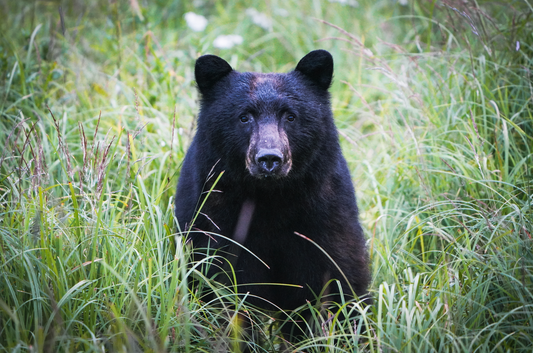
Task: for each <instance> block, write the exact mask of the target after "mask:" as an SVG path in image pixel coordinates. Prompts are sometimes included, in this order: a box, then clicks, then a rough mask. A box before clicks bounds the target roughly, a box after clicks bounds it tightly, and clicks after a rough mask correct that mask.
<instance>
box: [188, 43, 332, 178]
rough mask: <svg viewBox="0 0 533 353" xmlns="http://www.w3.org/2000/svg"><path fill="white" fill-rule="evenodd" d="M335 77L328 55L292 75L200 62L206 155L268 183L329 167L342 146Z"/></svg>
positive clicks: (304, 62)
mask: <svg viewBox="0 0 533 353" xmlns="http://www.w3.org/2000/svg"><path fill="white" fill-rule="evenodd" d="M332 76H333V58H332V57H331V55H330V54H329V53H328V52H327V51H325V50H315V51H312V52H310V53H309V54H307V55H306V56H305V57H304V58H302V59H301V60H300V62H299V63H298V65H297V66H296V68H295V70H294V71H291V72H289V73H286V74H278V73H267V74H263V73H253V72H243V73H241V72H238V71H235V70H233V69H232V67H231V66H230V65H229V64H228V63H227V62H226V61H225V60H223V59H221V58H219V57H218V56H215V55H204V56H201V57H200V58H198V60H197V61H196V66H195V77H196V82H197V85H198V89H199V91H200V93H201V96H202V98H201V106H200V114H199V119H198V134H199V135H200V136H198V138H199V139H201V141H199V143H200V145H201V148H204V149H209V150H211V151H212V153H214V154H216V155H217V157H218V160H220V161H221V162H222V164H223V165H224V168H226V170H227V171H228V169H229V172H230V173H233V175H235V176H237V175H238V174H239V173H240V174H241V176H244V177H247V176H251V177H253V180H257V179H260V180H264V181H265V182H270V181H277V182H280V181H282V180H284V179H290V178H298V176H302V175H306V174H309V172H310V168H318V169H320V168H323V167H324V166H325V165H327V163H324V159H325V158H328V155H329V152H328V151H329V150H331V149H333V150H335V148H336V146H337V145H338V138H337V135H336V129H335V126H334V124H333V117H332V114H331V108H330V102H329V93H328V88H329V86H330V84H331V80H332ZM331 152H334V151H331Z"/></svg>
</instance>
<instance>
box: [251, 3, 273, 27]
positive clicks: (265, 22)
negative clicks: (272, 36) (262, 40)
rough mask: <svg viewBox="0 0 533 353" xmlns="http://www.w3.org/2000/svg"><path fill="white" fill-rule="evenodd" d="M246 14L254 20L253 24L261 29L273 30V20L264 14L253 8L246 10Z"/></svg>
mask: <svg viewBox="0 0 533 353" xmlns="http://www.w3.org/2000/svg"><path fill="white" fill-rule="evenodd" d="M246 14H247V15H248V16H250V17H251V18H252V22H253V23H254V24H256V25H258V26H259V27H261V28H263V29H266V30H267V31H271V30H272V19H271V18H270V17H268V16H267V14H266V13H264V12H259V11H257V10H256V9H254V8H253V7H251V8H249V9H246Z"/></svg>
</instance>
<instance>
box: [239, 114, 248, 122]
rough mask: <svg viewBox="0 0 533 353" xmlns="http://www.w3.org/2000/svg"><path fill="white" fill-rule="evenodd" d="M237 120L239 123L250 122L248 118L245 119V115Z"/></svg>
mask: <svg viewBox="0 0 533 353" xmlns="http://www.w3.org/2000/svg"><path fill="white" fill-rule="evenodd" d="M239 120H240V121H241V123H247V122H249V121H250V118H249V117H247V116H246V115H241V117H240V118H239Z"/></svg>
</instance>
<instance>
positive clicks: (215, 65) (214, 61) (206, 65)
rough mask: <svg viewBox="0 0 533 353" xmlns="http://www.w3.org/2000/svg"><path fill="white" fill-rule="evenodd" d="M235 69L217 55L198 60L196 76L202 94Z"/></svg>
mask: <svg viewBox="0 0 533 353" xmlns="http://www.w3.org/2000/svg"><path fill="white" fill-rule="evenodd" d="M231 71H233V69H232V68H231V66H230V65H229V64H228V63H227V62H226V60H224V59H222V58H219V57H218V56H216V55H203V56H201V57H199V58H198V59H197V60H196V65H195V66H194V76H195V78H196V84H197V85H198V88H199V89H200V92H202V93H204V92H205V91H206V90H208V89H209V88H211V87H212V86H213V85H214V84H215V83H217V82H218V81H219V80H220V79H222V78H223V77H224V76H226V75H227V74H229V73H230V72H231Z"/></svg>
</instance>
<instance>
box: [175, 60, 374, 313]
mask: <svg viewBox="0 0 533 353" xmlns="http://www.w3.org/2000/svg"><path fill="white" fill-rule="evenodd" d="M332 76H333V58H332V57H331V55H330V53H328V52H327V51H325V50H315V51H312V52H310V53H309V54H307V55H306V56H305V57H304V58H302V59H301V60H300V62H299V63H298V65H297V66H296V69H295V70H294V71H291V72H289V73H286V74H279V73H266V74H263V73H252V72H238V71H235V70H233V69H232V68H231V66H230V65H229V64H228V63H227V62H226V61H224V60H223V59H221V58H219V57H217V56H214V55H204V56H202V57H200V58H198V60H197V61H196V66H195V77H196V82H197V85H198V89H199V91H200V93H201V101H200V112H199V116H198V125H197V126H198V127H197V131H196V135H195V137H194V139H193V142H192V144H191V146H190V148H189V150H188V152H187V155H186V157H185V160H184V162H183V166H182V169H181V175H180V178H179V182H178V187H177V193H176V209H175V211H176V217H177V220H178V223H179V226H180V230H181V231H182V232H183V233H184V234H187V237H188V238H189V240H191V241H192V243H193V246H194V248H195V253H196V256H197V259H200V258H202V256H205V254H208V253H209V254H211V253H212V251H216V253H217V254H218V255H223V256H224V257H225V258H226V259H227V263H226V265H225V266H219V267H218V268H214V266H212V268H211V269H210V270H209V271H210V272H211V273H210V274H208V275H210V276H214V275H215V273H216V272H220V271H221V270H226V271H227V270H229V269H231V268H233V269H234V271H235V276H236V280H237V283H238V290H239V292H240V293H250V295H249V296H248V299H247V300H248V301H249V302H251V303H252V304H255V305H257V306H259V307H263V308H266V309H278V310H279V309H283V310H289V311H290V310H292V309H295V308H297V307H299V306H301V305H303V304H305V303H306V300H309V301H311V302H314V301H315V300H316V298H317V296H318V295H319V293H321V292H322V290H323V289H324V287H325V285H326V284H328V283H330V286H329V288H328V289H326V290H325V292H326V293H329V295H328V299H327V300H332V301H335V300H338V299H339V297H338V296H339V294H338V293H339V289H338V288H339V286H338V284H336V283H337V282H335V281H331V280H332V279H337V280H338V281H339V282H340V284H341V288H342V292H343V293H344V294H345V295H349V296H352V293H354V294H356V295H357V296H359V297H362V296H365V295H367V287H368V284H369V281H370V273H369V272H370V271H369V263H368V262H369V260H368V254H367V250H366V247H365V240H364V237H363V231H362V229H361V226H360V224H359V221H358V209H357V204H356V200H355V192H354V188H353V185H352V181H351V178H350V172H349V170H348V167H347V164H346V160H345V159H344V157H343V155H342V152H341V148H340V145H339V139H338V134H337V129H336V127H335V125H334V121H333V115H332V112H331V107H330V96H329V92H328V88H329V86H330V84H331V80H332ZM219 235H222V236H219ZM232 240H233V241H232ZM236 244H241V245H242V248H241V246H238V245H236ZM324 252H326V253H327V254H328V255H329V256H326V255H325V254H324ZM332 260H333V261H332ZM228 264H230V266H228ZM339 269H340V270H341V271H342V273H341V271H339ZM254 283H255V284H254ZM268 284H272V285H268ZM280 284H288V285H280ZM332 284H333V285H332Z"/></svg>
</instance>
